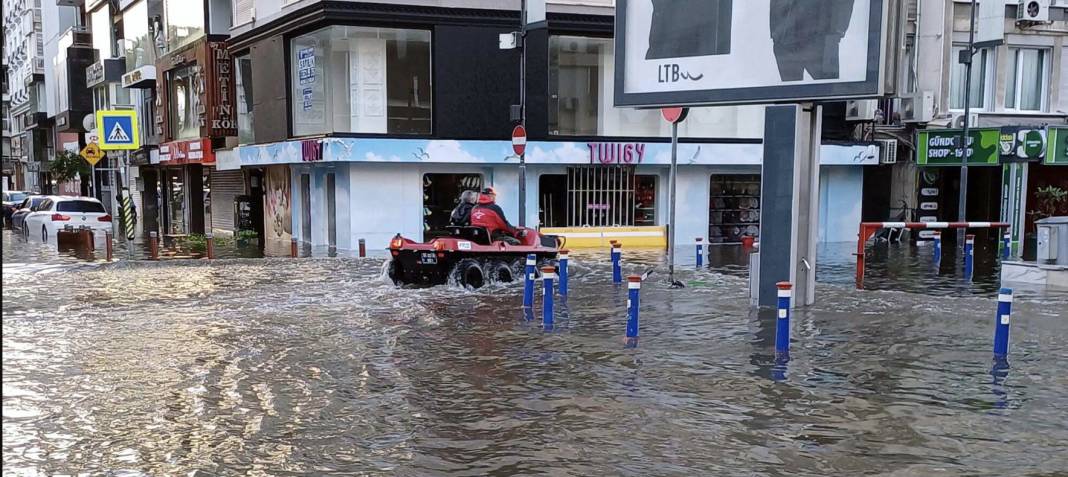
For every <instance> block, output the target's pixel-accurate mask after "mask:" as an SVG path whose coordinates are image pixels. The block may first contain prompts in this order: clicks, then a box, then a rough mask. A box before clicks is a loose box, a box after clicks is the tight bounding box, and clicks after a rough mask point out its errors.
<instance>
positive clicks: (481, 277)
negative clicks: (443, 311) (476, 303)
mask: <svg viewBox="0 0 1068 477" xmlns="http://www.w3.org/2000/svg"><path fill="white" fill-rule="evenodd" d="M450 275H451V276H452V278H453V279H454V280H455V281H456V283H459V284H460V286H462V287H464V288H467V289H469V290H477V289H479V288H482V286H483V285H485V284H486V274H485V272H484V271H483V270H482V264H480V263H479V262H478V260H474V259H470V258H467V259H464V260H460V262H459V263H457V264H456V266H455V267H453V269H452V273H450Z"/></svg>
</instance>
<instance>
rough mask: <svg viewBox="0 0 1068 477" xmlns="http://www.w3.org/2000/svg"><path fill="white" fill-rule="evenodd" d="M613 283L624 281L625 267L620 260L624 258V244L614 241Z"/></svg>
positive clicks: (617, 283)
mask: <svg viewBox="0 0 1068 477" xmlns="http://www.w3.org/2000/svg"><path fill="white" fill-rule="evenodd" d="M611 254H612V283H615V284H616V285H619V284H622V283H623V267H622V265H621V264H620V261H621V260H622V259H623V244H621V243H618V242H612V251H611Z"/></svg>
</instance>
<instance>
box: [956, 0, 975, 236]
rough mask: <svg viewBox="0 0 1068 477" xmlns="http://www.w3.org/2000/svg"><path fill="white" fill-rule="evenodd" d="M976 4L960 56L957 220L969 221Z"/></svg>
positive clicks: (959, 233) (958, 231) (972, 7)
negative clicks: (961, 111) (961, 115)
mask: <svg viewBox="0 0 1068 477" xmlns="http://www.w3.org/2000/svg"><path fill="white" fill-rule="evenodd" d="M975 4H976V0H972V6H971V10H970V23H969V27H968V50H967V51H965V52H963V53H964V54H963V55H962V56H961V58H960V62H961V63H964V69H965V71H964V128H963V129H964V130H963V131H961V137H960V148H961V166H960V201H959V202H960V204H959V206H958V208H957V220H958V221H959V222H967V221H968V217H967V215H968V159H969V157H970V156H971V154H970V153H969V151H970V149H971V145H970V144H968V130H969V129H970V127H971V124H970V123H971V118H970V117H969V116H970V115H971V112H972V104H971V103H972V59H973V58H974V57H975V8H976V7H975ZM965 233H966V230H965V229H957V243H958V244H960V246H963V245H964V234H965Z"/></svg>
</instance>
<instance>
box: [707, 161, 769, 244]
mask: <svg viewBox="0 0 1068 477" xmlns="http://www.w3.org/2000/svg"><path fill="white" fill-rule="evenodd" d="M709 192H710V194H709V204H708V210H709V216H708V223H709V230H708V241H709V243H713V244H724V243H741V241H742V237H747V236H748V237H753V238H754V239H758V238H759V237H760V175H759V174H720V175H713V176H712V182H711V186H710V190H709Z"/></svg>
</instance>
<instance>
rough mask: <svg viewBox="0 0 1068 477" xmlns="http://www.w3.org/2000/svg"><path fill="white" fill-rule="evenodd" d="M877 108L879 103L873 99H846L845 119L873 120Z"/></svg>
mask: <svg viewBox="0 0 1068 477" xmlns="http://www.w3.org/2000/svg"><path fill="white" fill-rule="evenodd" d="M878 108H879V105H878V103H877V102H876V100H874V99H862V100H857V101H846V113H845V120H846V121H873V120H875V110H876V109H878Z"/></svg>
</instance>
